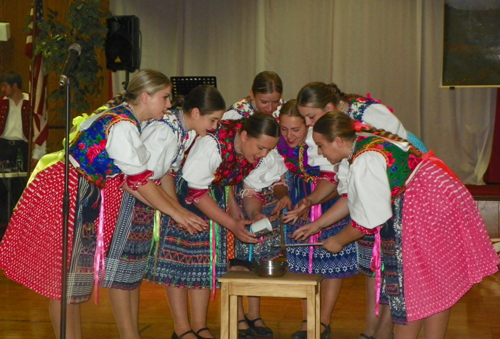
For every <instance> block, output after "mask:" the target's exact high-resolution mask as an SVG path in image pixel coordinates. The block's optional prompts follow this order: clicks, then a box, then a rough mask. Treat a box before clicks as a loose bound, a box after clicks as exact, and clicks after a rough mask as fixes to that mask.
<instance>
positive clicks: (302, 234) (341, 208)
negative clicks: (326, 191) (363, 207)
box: [292, 197, 349, 241]
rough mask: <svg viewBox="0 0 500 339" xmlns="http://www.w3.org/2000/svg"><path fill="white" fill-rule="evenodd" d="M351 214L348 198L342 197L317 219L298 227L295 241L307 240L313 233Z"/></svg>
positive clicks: (293, 235) (294, 235)
mask: <svg viewBox="0 0 500 339" xmlns="http://www.w3.org/2000/svg"><path fill="white" fill-rule="evenodd" d="M348 215H349V208H348V207H347V198H345V197H341V198H340V199H339V200H337V202H336V203H335V204H334V205H333V206H332V207H330V208H329V209H328V211H326V212H325V213H323V214H322V215H321V217H319V218H318V219H317V220H316V221H314V222H312V223H310V224H308V225H305V226H302V227H300V228H299V229H297V230H296V231H295V232H294V233H293V234H292V238H293V239H294V240H295V241H305V240H307V238H309V237H310V236H311V235H314V234H316V233H318V232H319V231H321V230H322V229H323V228H326V227H328V226H330V225H332V224H334V223H336V222H337V221H339V220H342V219H344V218H345V217H347V216H348Z"/></svg>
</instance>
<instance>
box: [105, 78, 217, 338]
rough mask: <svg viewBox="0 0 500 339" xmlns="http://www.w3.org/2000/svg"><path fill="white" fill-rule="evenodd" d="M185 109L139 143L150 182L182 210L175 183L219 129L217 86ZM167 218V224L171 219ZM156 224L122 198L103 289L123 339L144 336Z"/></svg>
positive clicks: (199, 90) (144, 207)
mask: <svg viewBox="0 0 500 339" xmlns="http://www.w3.org/2000/svg"><path fill="white" fill-rule="evenodd" d="M182 107H183V109H182V110H178V109H176V110H172V111H169V112H166V113H165V115H164V116H163V119H161V120H151V121H149V122H148V123H147V125H146V126H145V127H144V130H143V131H142V133H141V140H142V142H143V144H144V146H145V147H146V149H147V150H148V151H149V153H150V154H151V156H150V158H149V160H148V169H149V170H150V171H152V172H153V173H154V174H153V176H151V177H150V178H149V180H152V181H154V182H155V183H156V184H158V185H161V187H162V190H161V192H162V193H164V195H165V198H166V199H168V200H169V201H170V202H171V203H172V204H173V205H174V206H175V207H176V208H178V209H179V210H183V209H184V208H183V207H181V206H180V204H179V202H178V200H177V195H176V193H175V183H174V179H175V173H176V172H177V171H178V170H179V169H180V167H181V162H182V161H183V160H184V151H185V150H186V149H187V148H188V147H189V146H190V145H191V143H192V141H193V140H194V138H195V137H196V135H197V134H198V135H200V136H204V135H206V134H207V131H209V130H215V129H216V128H217V122H218V121H219V120H220V119H221V117H222V114H223V113H224V110H225V107H226V105H225V103H224V99H223V98H222V95H221V94H220V93H219V91H218V90H217V89H216V88H215V87H213V86H206V85H204V86H198V87H196V88H194V89H193V90H192V91H191V92H190V93H189V94H188V95H187V96H186V98H185V100H184V103H183V105H182ZM138 198H140V197H138ZM163 218H165V219H166V220H169V219H170V216H169V215H164V216H163ZM153 220H154V209H153V208H152V207H150V205H149V204H148V202H147V201H145V200H144V199H140V200H139V199H136V198H135V197H134V196H133V195H131V194H128V193H125V194H124V196H123V199H122V203H121V207H120V214H119V216H118V223H117V228H116V230H115V233H114V235H113V240H112V243H111V246H110V248H109V252H108V255H107V256H106V275H105V277H104V280H103V281H102V282H101V287H107V288H110V290H109V296H110V300H111V305H112V307H113V311H114V314H115V318H116V321H117V324H118V328H119V330H120V335H121V337H122V338H139V337H140V336H139V330H138V309H139V287H140V285H141V282H142V279H143V275H144V271H145V268H146V259H147V258H148V254H149V252H150V249H151V240H152V236H153ZM165 226H166V224H165ZM181 227H184V228H185V229H186V230H187V231H188V232H189V233H191V234H194V233H196V232H198V231H199V229H196V228H193V227H191V226H190V225H182V226H181ZM162 232H163V233H164V230H162Z"/></svg>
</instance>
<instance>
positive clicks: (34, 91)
mask: <svg viewBox="0 0 500 339" xmlns="http://www.w3.org/2000/svg"><path fill="white" fill-rule="evenodd" d="M34 5H35V7H36V15H35V10H34V8H33V7H32V8H31V12H30V16H31V18H32V20H31V23H30V26H29V27H30V33H29V34H28V36H27V37H26V47H25V54H26V56H28V58H31V59H32V62H31V66H30V79H31V80H32V81H31V82H30V94H31V95H30V99H31V107H32V108H33V113H34V114H33V141H34V142H35V143H36V144H37V145H40V146H42V145H44V143H45V142H46V141H47V137H48V135H49V129H48V125H47V103H46V101H45V100H46V98H47V75H43V70H42V55H41V54H38V55H35V56H34V55H33V52H34V44H33V43H34V41H35V39H36V36H37V34H38V28H37V27H36V26H34V23H35V22H37V23H38V22H40V21H42V20H43V1H42V0H35V3H34ZM33 27H35V29H34V30H33ZM33 58H34V60H33Z"/></svg>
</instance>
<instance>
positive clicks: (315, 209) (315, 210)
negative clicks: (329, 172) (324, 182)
mask: <svg viewBox="0 0 500 339" xmlns="http://www.w3.org/2000/svg"><path fill="white" fill-rule="evenodd" d="M311 189H312V191H314V190H315V189H316V184H315V183H314V182H313V183H312V184H311ZM319 217H321V204H317V205H314V206H311V222H313V221H315V220H317V219H319ZM320 236H321V232H319V233H318V234H315V235H311V236H310V237H309V243H311V244H314V243H316V242H318V239H319V237H320ZM313 254H314V246H309V274H312V269H313V267H312V266H313Z"/></svg>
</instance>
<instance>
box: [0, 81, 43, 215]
mask: <svg viewBox="0 0 500 339" xmlns="http://www.w3.org/2000/svg"><path fill="white" fill-rule="evenodd" d="M0 85H1V87H0V90H1V92H2V94H3V95H4V98H3V99H1V100H0V164H1V165H2V167H3V168H6V167H13V166H15V165H16V158H17V155H18V153H19V152H20V153H21V154H22V157H23V163H22V167H23V168H22V171H26V170H27V167H28V166H27V165H28V141H29V140H30V138H29V136H30V119H31V107H30V101H29V96H28V94H26V93H23V92H22V79H21V77H20V76H19V74H17V73H14V72H10V73H8V74H6V75H5V76H3V77H2V78H1V79H0ZM44 154H45V144H43V145H36V144H35V147H34V149H33V153H32V157H31V163H32V164H36V162H37V161H38V159H40V158H41V157H42V156H43V155H44ZM7 161H8V162H7ZM18 186H19V187H18ZM23 186H24V185H22V184H21V183H18V182H17V180H13V181H12V198H13V200H15V201H17V199H18V198H19V197H20V195H21V192H22V190H23V189H24V187H23ZM6 193H7V190H6V188H5V186H4V185H3V183H0V204H3V203H4V201H5V200H6ZM2 214H3V213H2Z"/></svg>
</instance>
